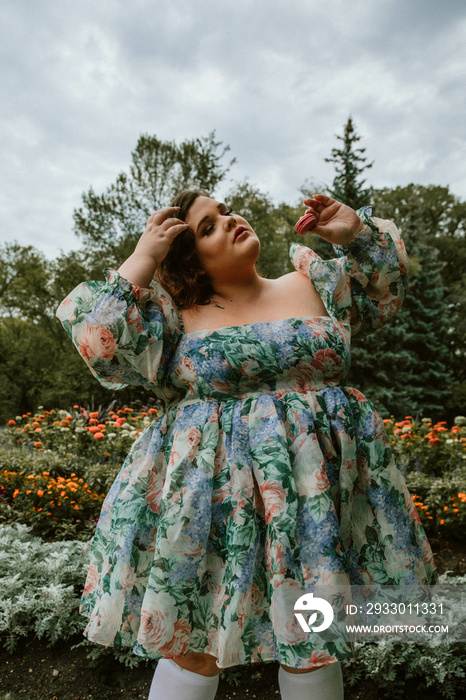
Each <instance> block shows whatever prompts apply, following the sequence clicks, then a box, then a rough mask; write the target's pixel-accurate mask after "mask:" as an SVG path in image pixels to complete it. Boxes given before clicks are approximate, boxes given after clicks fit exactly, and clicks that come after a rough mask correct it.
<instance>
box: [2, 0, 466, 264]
mask: <svg viewBox="0 0 466 700" xmlns="http://www.w3.org/2000/svg"><path fill="white" fill-rule="evenodd" d="M0 56H1V59H0V61H1V62H0V78H1V79H0V129H1V138H0V143H1V151H0V163H1V174H0V177H1V180H0V243H5V242H8V241H13V240H17V241H18V242H19V243H21V244H22V245H34V246H36V247H38V248H40V250H42V251H43V252H44V253H45V254H46V255H47V256H48V257H50V258H53V257H55V256H56V255H57V254H58V253H59V252H60V250H64V251H68V250H71V249H73V248H78V247H79V241H78V239H77V238H76V237H75V236H74V234H73V230H72V229H73V219H72V213H73V209H74V208H75V207H78V206H79V205H80V201H81V194H82V192H84V191H86V190H88V189H89V187H90V186H93V188H94V189H95V190H96V191H97V192H102V191H103V190H104V189H105V188H106V187H107V186H108V185H109V184H110V183H111V182H112V181H113V180H114V179H115V177H116V175H117V174H118V173H119V172H120V171H121V170H125V169H126V168H127V167H128V165H129V161H130V154H131V151H132V150H133V149H134V147H135V145H136V143H137V140H138V137H139V135H140V134H141V133H149V134H153V135H156V136H157V137H158V138H159V139H161V140H176V141H182V140H185V139H191V138H195V137H198V136H203V135H207V134H208V133H209V132H210V131H212V130H213V129H215V130H216V134H217V137H218V139H219V140H221V141H223V142H224V144H229V145H230V147H231V155H232V156H235V157H236V159H237V163H236V165H234V166H233V168H232V169H231V171H230V174H229V175H230V181H229V182H228V183H227V184H226V187H227V188H229V187H230V186H231V184H232V183H233V182H236V181H242V180H244V179H245V178H247V179H249V180H250V181H251V182H252V183H254V184H256V185H258V186H259V187H260V188H261V189H262V190H264V191H266V192H268V193H269V194H270V195H271V196H272V197H273V199H275V200H277V201H278V200H282V201H289V202H290V203H291V202H295V201H296V200H297V197H298V196H299V191H298V190H299V187H300V185H302V184H303V182H304V181H305V180H306V179H308V180H312V181H313V182H322V183H330V182H331V180H332V178H333V166H331V165H330V164H327V163H325V162H324V158H325V157H326V156H328V155H329V154H330V151H331V149H332V148H333V147H334V146H335V145H337V141H336V138H335V134H337V133H338V134H341V133H342V130H343V125H344V123H345V122H346V120H347V118H348V116H349V115H351V116H352V117H353V120H354V122H355V125H356V128H357V131H358V132H359V134H360V135H361V136H362V141H361V142H360V145H361V146H364V147H366V155H367V156H368V158H369V160H373V161H374V166H373V168H372V170H370V171H368V177H369V182H370V183H371V184H373V185H375V186H376V187H383V186H388V187H392V186H393V187H394V186H396V185H406V184H408V183H410V182H416V183H421V184H425V185H427V184H439V185H449V186H450V188H451V190H452V191H453V192H454V193H455V194H456V195H458V196H459V197H460V198H462V199H466V170H465V166H464V163H465V160H466V158H465V146H466V134H465V125H466V109H465V108H466V91H465V76H466V3H465V2H464V0H442V1H441V2H440V0H324V1H320V0H319V1H318V0H307V1H306V0H223V1H222V0H0ZM219 194H222V193H219Z"/></svg>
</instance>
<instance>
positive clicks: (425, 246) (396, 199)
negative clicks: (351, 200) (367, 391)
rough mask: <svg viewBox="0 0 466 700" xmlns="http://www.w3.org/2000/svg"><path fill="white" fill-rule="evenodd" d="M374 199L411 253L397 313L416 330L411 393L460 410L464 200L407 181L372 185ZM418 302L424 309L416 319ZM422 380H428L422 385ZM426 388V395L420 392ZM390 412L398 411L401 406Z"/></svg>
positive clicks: (465, 293)
mask: <svg viewBox="0 0 466 700" xmlns="http://www.w3.org/2000/svg"><path fill="white" fill-rule="evenodd" d="M373 204H374V214H375V215H376V216H379V217H381V218H390V219H393V220H394V221H395V222H396V223H397V225H398V226H399V228H400V230H401V232H402V236H403V239H404V241H405V244H406V248H407V250H408V253H409V255H410V263H411V273H410V274H411V284H410V288H409V291H408V296H407V299H406V303H405V306H404V308H403V309H402V310H401V312H400V313H399V314H398V317H399V323H400V326H404V327H405V328H406V331H405V334H410V333H411V332H412V331H414V333H417V337H416V335H414V336H412V338H411V340H410V343H411V344H410V346H409V348H408V349H409V352H410V356H411V358H412V359H411V368H410V374H411V378H412V379H413V380H414V383H413V386H412V389H411V388H410V394H411V396H412V397H413V398H414V400H416V401H418V403H419V405H423V404H424V401H425V400H426V399H427V403H432V402H437V403H440V404H442V405H443V406H444V407H446V408H447V409H448V415H447V417H448V418H449V419H451V418H453V416H454V415H455V414H456V413H461V412H464V406H465V397H466V390H465V387H466V362H465V360H466V315H465V314H464V305H465V303H466V264H465V263H466V236H465V228H466V203H465V202H460V201H459V200H458V198H457V197H455V196H454V195H453V194H452V193H451V192H450V191H449V189H448V187H440V186H436V185H429V186H427V187H425V186H422V185H414V184H411V185H408V186H406V187H396V188H394V189H382V190H376V191H374V195H373ZM436 251H438V253H437V252H436ZM420 305H422V308H423V309H424V311H423V317H422V318H421V319H419V323H418V309H419V306H420ZM390 329H391V327H390V328H388V329H387V331H390ZM424 330H426V331H427V333H426V334H425V335H424ZM400 331H401V328H400ZM413 342H416V347H415V348H413ZM431 343H433V345H432V344H431ZM387 344H388V341H387ZM436 358H438V360H440V362H442V363H443V365H444V369H443V370H442V369H441V368H440V367H439V364H437V365H436V362H438V361H437V360H436ZM442 374H443V376H442ZM421 375H424V377H422V376H421ZM429 377H430V378H429ZM432 377H433V381H434V382H435V385H433V384H432ZM416 379H417V383H416V381H415V380H416ZM422 381H424V382H425V383H427V382H428V383H429V384H428V386H427V387H426V384H424V387H423V386H422ZM410 383H411V379H410V378H408V384H410ZM426 389H427V390H428V391H429V390H430V392H431V395H430V396H429V397H427V396H425V395H420V394H419V390H421V391H425V390H426ZM432 392H433V393H434V395H432ZM408 400H409V396H408ZM411 406H413V404H411ZM424 408H426V410H427V411H429V409H427V406H425V405H424ZM408 410H413V409H412V408H411V409H408ZM392 412H396V413H398V414H399V413H401V412H402V409H401V407H398V408H397V409H392Z"/></svg>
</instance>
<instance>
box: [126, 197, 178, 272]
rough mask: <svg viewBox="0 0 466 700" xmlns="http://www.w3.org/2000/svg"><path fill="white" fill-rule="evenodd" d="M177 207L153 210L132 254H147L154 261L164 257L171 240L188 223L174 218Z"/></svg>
mask: <svg viewBox="0 0 466 700" xmlns="http://www.w3.org/2000/svg"><path fill="white" fill-rule="evenodd" d="M178 211H179V207H164V208H163V209H158V211H156V212H154V213H153V214H152V216H150V217H149V219H148V220H147V225H146V230H145V231H144V233H143V234H142V236H141V238H140V239H139V241H138V243H137V245H136V248H135V249H134V255H147V256H149V257H151V258H152V259H153V260H154V262H155V263H161V262H162V260H163V259H164V258H165V257H166V255H167V253H168V251H169V250H170V246H171V244H172V242H173V240H174V239H175V238H176V237H177V236H178V234H180V233H181V232H182V231H185V230H186V229H187V228H188V224H186V223H185V222H184V221H181V219H177V218H176V214H177V213H178Z"/></svg>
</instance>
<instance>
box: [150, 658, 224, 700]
mask: <svg viewBox="0 0 466 700" xmlns="http://www.w3.org/2000/svg"><path fill="white" fill-rule="evenodd" d="M220 671H221V669H219V668H218V667H217V666H216V664H215V657H214V656H211V655H210V654H197V653H190V654H186V655H185V656H180V657H178V658H177V659H176V660H173V659H160V661H159V662H158V663H157V668H156V669H155V673H154V678H153V679H152V685H151V687H150V691H149V697H148V700H180V699H181V698H182V699H183V700H214V698H215V695H216V693H217V688H218V683H219V677H218V675H219V673H220Z"/></svg>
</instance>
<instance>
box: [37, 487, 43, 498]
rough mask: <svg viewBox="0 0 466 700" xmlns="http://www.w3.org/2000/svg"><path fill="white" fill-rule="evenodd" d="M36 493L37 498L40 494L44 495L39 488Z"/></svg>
mask: <svg viewBox="0 0 466 700" xmlns="http://www.w3.org/2000/svg"><path fill="white" fill-rule="evenodd" d="M37 495H38V496H39V498H42V496H43V495H44V492H43V491H42V490H41V489H38V491H37Z"/></svg>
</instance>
